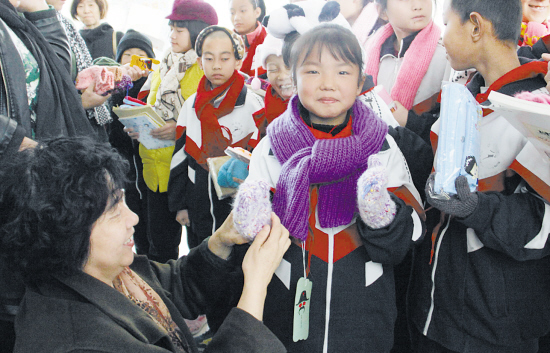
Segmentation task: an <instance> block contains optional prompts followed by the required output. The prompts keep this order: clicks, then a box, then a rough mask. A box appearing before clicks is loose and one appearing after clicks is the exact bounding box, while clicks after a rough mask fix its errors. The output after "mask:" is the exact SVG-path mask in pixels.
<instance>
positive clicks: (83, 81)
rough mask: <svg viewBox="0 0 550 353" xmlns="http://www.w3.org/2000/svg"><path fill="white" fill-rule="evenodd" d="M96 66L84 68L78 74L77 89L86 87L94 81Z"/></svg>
mask: <svg viewBox="0 0 550 353" xmlns="http://www.w3.org/2000/svg"><path fill="white" fill-rule="evenodd" d="M94 70H96V69H95V68H94V66H92V67H89V68H87V69H84V70H82V71H80V72H79V73H78V76H76V89H86V88H88V87H89V86H90V85H91V84H92V82H94V79H95V74H94Z"/></svg>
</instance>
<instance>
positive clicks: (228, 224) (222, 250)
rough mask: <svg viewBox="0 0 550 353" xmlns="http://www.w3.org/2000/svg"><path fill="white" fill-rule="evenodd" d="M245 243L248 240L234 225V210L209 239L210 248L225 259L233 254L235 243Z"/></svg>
mask: <svg viewBox="0 0 550 353" xmlns="http://www.w3.org/2000/svg"><path fill="white" fill-rule="evenodd" d="M245 243H248V240H246V239H245V238H244V237H243V236H242V235H240V234H239V232H237V230H236V229H235V227H234V226H233V212H231V213H230V214H229V216H228V217H227V218H226V219H225V222H223V224H222V225H221V227H220V228H218V230H216V232H215V233H214V234H212V236H211V237H210V239H208V248H209V249H210V251H212V252H213V253H214V254H215V255H217V256H218V257H220V258H222V259H224V260H225V259H227V258H228V257H229V255H230V254H231V250H232V249H233V245H235V244H245Z"/></svg>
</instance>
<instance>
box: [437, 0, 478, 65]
mask: <svg viewBox="0 0 550 353" xmlns="http://www.w3.org/2000/svg"><path fill="white" fill-rule="evenodd" d="M443 23H445V32H444V33H443V45H444V46H445V49H446V50H447V60H449V63H450V64H451V67H452V68H453V69H455V70H457V71H460V70H467V69H470V68H472V67H473V66H474V65H473V60H472V57H473V53H475V50H474V49H473V48H471V44H472V43H471V40H470V37H471V36H470V33H471V30H472V23H471V22H470V21H466V22H464V23H462V21H461V18H460V16H459V15H458V13H457V12H456V11H454V10H453V8H452V7H451V0H447V1H445V7H444V9H443Z"/></svg>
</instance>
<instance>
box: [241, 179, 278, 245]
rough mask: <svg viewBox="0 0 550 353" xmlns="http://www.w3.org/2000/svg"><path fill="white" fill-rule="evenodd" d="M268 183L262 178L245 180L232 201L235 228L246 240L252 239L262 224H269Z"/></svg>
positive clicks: (269, 202)
mask: <svg viewBox="0 0 550 353" xmlns="http://www.w3.org/2000/svg"><path fill="white" fill-rule="evenodd" d="M269 198H270V195H269V184H268V183H267V182H266V181H264V180H249V179H247V180H245V181H244V183H242V184H241V185H240V186H239V190H238V191H237V196H236V197H235V202H234V203H233V223H234V225H235V229H236V230H237V232H239V234H241V235H242V236H243V237H244V238H246V239H247V240H250V241H252V240H254V238H255V237H256V235H257V234H258V232H259V231H260V230H262V228H263V226H265V225H271V201H270V199H269Z"/></svg>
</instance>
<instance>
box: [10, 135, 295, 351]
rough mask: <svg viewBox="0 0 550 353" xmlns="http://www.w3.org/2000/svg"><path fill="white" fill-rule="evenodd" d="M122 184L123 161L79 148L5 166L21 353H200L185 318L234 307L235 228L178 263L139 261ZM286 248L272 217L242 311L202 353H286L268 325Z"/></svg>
mask: <svg viewBox="0 0 550 353" xmlns="http://www.w3.org/2000/svg"><path fill="white" fill-rule="evenodd" d="M126 172H127V163H125V162H124V160H123V159H122V157H120V155H118V154H117V153H116V152H114V151H113V150H112V149H111V148H110V147H107V146H105V145H104V144H100V143H97V142H93V141H92V140H89V139H84V138H81V139H68V138H60V139H56V140H52V141H49V142H47V143H45V144H41V145H39V146H38V147H36V148H34V149H27V150H25V151H23V152H20V153H19V154H18V155H17V158H13V159H11V160H8V161H7V162H6V163H4V164H2V165H1V166H0V178H2V183H1V185H0V208H1V210H2V212H0V259H1V260H2V261H3V262H4V263H5V264H7V265H8V266H9V268H11V269H12V270H13V271H14V273H17V274H20V275H21V276H22V278H24V280H25V283H26V285H27V291H26V293H25V297H24V298H23V301H22V303H21V306H20V309H19V313H18V314H17V317H16V320H15V330H16V344H15V352H38V353H40V352H53V351H55V352H113V353H114V352H117V353H120V352H128V353H130V352H144V353H145V352H150V353H154V352H158V353H160V352H178V353H182V352H197V348H196V345H195V342H194V341H193V337H192V336H191V334H190V332H189V329H188V328H187V325H186V324H185V321H184V317H185V318H188V319H192V318H194V317H195V316H196V315H197V314H199V313H204V312H206V313H207V314H208V313H212V314H215V313H219V312H227V311H228V310H229V308H227V307H225V306H229V304H230V303H232V302H234V296H232V294H231V293H232V291H231V288H233V287H235V286H234V283H233V281H234V278H236V277H238V274H239V271H240V270H239V267H240V266H239V261H236V256H234V255H232V248H233V245H235V244H241V243H245V242H246V241H245V239H244V238H242V237H241V236H240V235H239V234H238V233H237V232H236V231H235V230H234V229H233V222H232V217H229V218H228V221H226V222H225V223H224V225H222V227H221V228H219V229H218V231H216V232H215V233H214V234H213V235H212V236H211V237H210V238H208V240H205V242H203V243H202V244H201V245H200V246H198V247H196V248H194V249H193V250H191V252H190V253H189V255H188V256H185V257H182V258H180V259H178V260H177V261H176V260H171V261H169V262H168V263H166V264H160V263H156V262H153V261H149V260H148V259H147V258H146V257H145V256H137V255H135V254H134V253H133V252H132V247H133V245H134V242H133V237H132V235H133V232H134V226H135V225H136V224H137V222H138V217H137V216H136V215H135V214H134V213H133V212H132V211H130V210H129V209H128V207H127V205H126V203H125V201H124V190H123V189H122V187H123V185H124V179H125V175H126ZM289 245H290V240H289V238H288V231H287V230H286V229H285V228H284V227H283V226H282V225H281V224H280V222H279V219H278V218H277V216H275V214H272V226H271V228H270V229H269V227H267V226H266V227H264V229H263V230H262V231H261V232H260V233H259V234H258V236H257V237H256V239H255V240H254V242H253V243H252V245H251V246H250V248H249V249H248V251H247V253H246V255H245V257H244V260H243V262H242V268H243V272H244V289H243V291H242V295H241V297H240V300H239V301H238V304H237V307H236V308H233V309H231V311H230V312H229V315H228V316H227V318H226V320H225V321H224V323H223V324H222V326H221V327H220V329H219V330H218V333H217V334H216V335H215V336H214V338H213V339H212V342H211V343H210V344H209V346H208V347H207V348H206V352H284V351H285V349H284V346H283V345H282V343H281V342H280V341H279V340H278V339H277V338H276V337H275V336H274V335H273V334H272V333H271V332H270V331H269V330H268V329H267V328H266V327H265V326H264V325H263V323H262V322H261V320H262V315H263V306H264V300H265V295H266V290H267V285H268V284H269V282H270V281H271V277H272V275H273V273H274V271H275V269H276V268H277V266H278V265H279V262H280V261H281V259H282V256H283V254H284V252H285V251H286V250H287V249H288V247H289ZM235 302H236V300H235ZM221 303H226V304H225V306H224V305H223V304H221Z"/></svg>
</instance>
